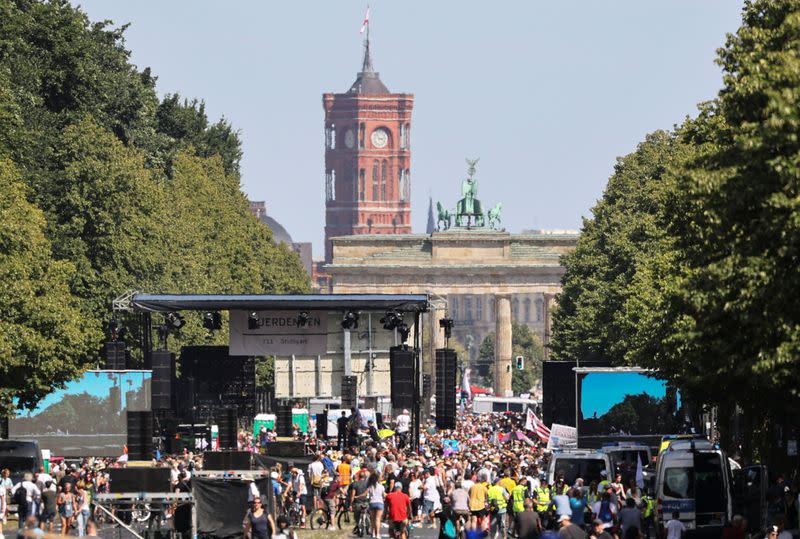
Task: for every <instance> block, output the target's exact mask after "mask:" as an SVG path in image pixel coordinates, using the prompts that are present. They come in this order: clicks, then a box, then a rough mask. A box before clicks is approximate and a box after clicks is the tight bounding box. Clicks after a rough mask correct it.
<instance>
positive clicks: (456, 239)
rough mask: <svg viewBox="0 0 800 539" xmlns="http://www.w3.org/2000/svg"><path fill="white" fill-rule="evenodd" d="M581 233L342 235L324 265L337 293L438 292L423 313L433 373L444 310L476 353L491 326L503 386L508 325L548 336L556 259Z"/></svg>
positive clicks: (558, 270)
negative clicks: (430, 307)
mask: <svg viewBox="0 0 800 539" xmlns="http://www.w3.org/2000/svg"><path fill="white" fill-rule="evenodd" d="M577 239H578V234H577V233H569V232H566V233H561V234H547V233H540V234H529V235H522V234H510V233H508V232H505V231H498V230H488V229H473V230H468V229H451V230H448V231H445V232H434V233H433V234H430V235H428V234H403V235H399V234H398V235H391V236H386V235H360V236H348V237H338V238H332V240H331V241H332V245H333V260H332V262H331V263H330V264H328V265H327V266H326V271H327V273H328V274H329V275H330V277H331V281H332V291H333V293H335V294H339V293H341V294H372V293H386V294H398V293H404V294H406V293H412V294H426V293H427V294H430V296H431V298H432V299H433V300H437V301H435V302H434V303H435V304H436V305H437V306H436V309H435V310H434V311H433V312H432V314H431V315H426V318H427V320H426V322H425V323H426V325H427V327H428V335H430V336H431V337H430V338H429V339H428V342H423V351H422V353H423V365H424V366H425V369H426V372H428V373H430V374H431V375H432V376H433V374H434V373H433V361H432V357H433V351H434V350H435V349H436V348H441V347H443V346H444V344H445V343H444V336H443V333H442V331H441V330H440V328H439V323H438V322H439V320H440V319H441V318H444V317H446V316H447V317H450V318H453V320H454V327H453V337H454V338H456V339H458V341H459V342H460V343H461V344H462V345H464V346H465V348H466V347H467V345H469V344H470V342H471V343H472V346H470V347H469V348H470V355H471V357H470V360H472V361H474V360H476V359H478V358H477V352H478V348H479V347H480V343H481V342H482V340H483V339H484V338H485V337H486V335H488V334H489V333H491V332H494V333H495V335H496V336H497V337H496V339H497V341H496V342H497V345H496V346H495V358H494V369H495V383H496V387H495V392H496V393H497V394H503V393H505V392H507V391H508V389H509V388H510V377H511V370H510V368H511V357H510V353H511V342H510V339H511V325H512V323H513V322H515V321H516V322H520V323H525V324H527V325H529V326H530V327H532V328H533V329H534V330H535V331H536V332H537V333H538V334H539V335H540V336H541V338H542V342H543V343H544V344H545V345H547V344H548V342H549V340H550V311H551V309H552V306H553V302H554V298H555V295H556V294H557V293H558V292H559V291H560V290H561V277H562V275H563V274H564V268H563V267H562V266H561V264H560V262H559V259H560V257H561V256H562V255H563V254H565V253H567V252H570V251H571V250H573V249H574V248H575V244H576V242H577ZM505 341H508V342H505ZM545 350H546V348H545ZM500 356H503V357H500ZM505 356H507V357H505Z"/></svg>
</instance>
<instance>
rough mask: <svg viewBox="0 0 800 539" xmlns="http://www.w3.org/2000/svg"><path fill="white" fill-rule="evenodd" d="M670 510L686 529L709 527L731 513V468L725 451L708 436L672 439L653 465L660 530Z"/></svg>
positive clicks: (725, 520)
mask: <svg viewBox="0 0 800 539" xmlns="http://www.w3.org/2000/svg"><path fill="white" fill-rule="evenodd" d="M673 512H677V513H678V518H679V520H681V522H683V523H684V525H685V526H686V527H687V529H689V530H706V531H712V530H716V529H719V530H720V531H721V529H722V527H723V526H725V525H726V524H727V523H728V522H730V520H731V518H732V517H733V500H732V496H731V471H730V465H729V463H728V458H727V456H726V455H725V452H724V451H722V450H721V449H719V447H717V446H716V445H713V444H711V442H709V441H708V440H678V441H673V442H672V443H670V444H669V447H667V448H666V449H665V450H664V451H663V452H662V453H661V455H660V456H659V459H658V466H657V468H656V519H657V524H658V527H659V529H661V530H663V529H664V527H665V525H666V523H667V522H668V521H669V520H670V519H672V514H673Z"/></svg>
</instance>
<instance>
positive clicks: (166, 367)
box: [151, 350, 175, 410]
mask: <svg viewBox="0 0 800 539" xmlns="http://www.w3.org/2000/svg"><path fill="white" fill-rule="evenodd" d="M152 361H153V378H152V382H151V387H152V395H153V397H152V399H153V400H152V404H153V410H169V409H171V408H172V379H173V378H174V377H175V356H174V355H173V354H171V353H170V352H168V351H167V350H155V351H153V352H152Z"/></svg>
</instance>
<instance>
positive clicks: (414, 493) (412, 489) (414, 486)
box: [408, 472, 422, 522]
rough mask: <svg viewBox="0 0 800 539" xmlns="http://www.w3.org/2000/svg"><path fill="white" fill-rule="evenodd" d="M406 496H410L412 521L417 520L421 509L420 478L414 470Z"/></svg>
mask: <svg viewBox="0 0 800 539" xmlns="http://www.w3.org/2000/svg"><path fill="white" fill-rule="evenodd" d="M408 497H409V498H411V517H412V519H413V520H414V522H419V520H420V512H421V510H422V480H421V479H420V478H419V476H418V475H417V474H416V473H414V472H412V474H411V481H409V483H408Z"/></svg>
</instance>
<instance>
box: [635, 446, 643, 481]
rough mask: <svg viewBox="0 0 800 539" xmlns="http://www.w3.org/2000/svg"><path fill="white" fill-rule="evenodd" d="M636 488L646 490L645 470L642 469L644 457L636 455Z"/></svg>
mask: <svg viewBox="0 0 800 539" xmlns="http://www.w3.org/2000/svg"><path fill="white" fill-rule="evenodd" d="M636 486H637V487H639V488H644V469H643V468H642V455H641V454H640V453H637V454H636Z"/></svg>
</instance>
